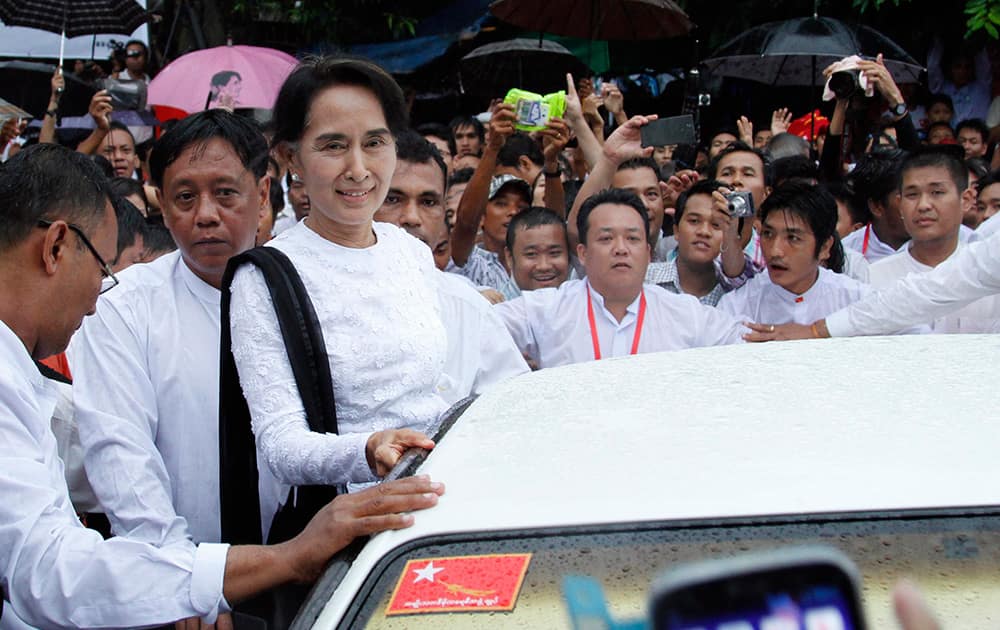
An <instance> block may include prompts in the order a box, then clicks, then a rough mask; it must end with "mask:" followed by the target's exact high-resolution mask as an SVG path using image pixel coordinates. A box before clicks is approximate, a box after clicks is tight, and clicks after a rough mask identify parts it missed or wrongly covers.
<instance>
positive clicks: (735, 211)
mask: <svg viewBox="0 0 1000 630" xmlns="http://www.w3.org/2000/svg"><path fill="white" fill-rule="evenodd" d="M726 201H727V202H728V205H729V215H730V216H733V217H740V218H743V217H752V216H753V215H754V208H753V195H751V194H750V193H749V192H746V191H739V192H732V193H728V194H727V195H726Z"/></svg>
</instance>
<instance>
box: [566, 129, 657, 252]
mask: <svg viewBox="0 0 1000 630" xmlns="http://www.w3.org/2000/svg"><path fill="white" fill-rule="evenodd" d="M656 118H657V117H656V115H655V114H654V115H652V116H633V117H632V118H630V119H628V120H627V121H626V122H625V124H624V125H622V126H620V127H618V128H617V129H615V130H614V132H613V133H612V134H611V135H610V136H608V139H607V140H606V141H605V142H604V148H603V149H602V150H601V157H600V159H599V160H598V161H597V164H596V165H595V166H594V170H593V171H591V173H590V177H588V178H587V181H585V182H584V183H583V186H581V187H580V192H578V193H577V195H576V200H575V201H574V202H573V208H572V209H571V210H570V212H569V216H568V217H566V228H567V232H568V233H569V245H570V251H571V252H572V251H575V250H576V246H577V244H579V242H580V234H579V232H578V231H577V229H576V217H577V215H579V213H580V206H582V205H583V202H584V201H586V200H587V198H588V197H590V196H591V195H593V194H594V193H596V192H599V191H601V190H604V189H605V188H607V187H609V186H610V185H611V180H612V179H613V178H614V176H615V171H617V170H618V165H619V164H621V163H622V162H624V161H626V160H628V159H630V158H634V157H649V156H650V155H652V154H653V147H645V148H643V146H642V137H641V134H640V131H639V130H640V129H642V127H643V126H644V125H646V124H648V123H650V122H652V121H654V120H656Z"/></svg>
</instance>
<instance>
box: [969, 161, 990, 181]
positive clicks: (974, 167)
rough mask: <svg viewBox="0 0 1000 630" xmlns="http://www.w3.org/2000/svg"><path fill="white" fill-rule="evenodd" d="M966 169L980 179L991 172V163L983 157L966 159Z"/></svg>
mask: <svg viewBox="0 0 1000 630" xmlns="http://www.w3.org/2000/svg"><path fill="white" fill-rule="evenodd" d="M965 170H967V171H968V172H969V175H975V176H976V180H977V181H978V180H980V179H982V178H984V177H986V176H987V175H989V174H990V165H989V164H988V163H987V162H986V160H985V159H983V158H969V159H967V160H965Z"/></svg>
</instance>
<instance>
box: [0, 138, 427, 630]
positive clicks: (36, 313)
mask: <svg viewBox="0 0 1000 630" xmlns="http://www.w3.org/2000/svg"><path fill="white" fill-rule="evenodd" d="M0 198H2V199H3V204H2V205H0V357H2V358H0V436H2V439H0V497H2V500H0V592H2V597H0V628H24V627H40V628H84V627H136V626H150V625H160V624H164V623H170V622H174V621H177V620H180V619H190V618H194V617H200V618H202V620H203V621H204V622H207V623H213V622H215V621H216V618H217V616H218V615H219V614H220V613H224V612H226V611H228V610H230V608H231V607H230V603H233V602H236V601H239V600H241V599H245V598H247V597H250V596H252V595H254V594H256V593H258V592H260V591H262V590H264V589H267V588H271V587H273V586H275V585H278V584H280V583H283V582H287V581H293V580H294V581H300V582H305V581H309V580H311V579H315V577H316V576H317V575H319V573H320V572H321V571H322V569H323V567H324V565H325V564H326V562H327V561H328V559H329V558H330V556H331V555H333V554H334V553H336V552H337V551H339V550H340V549H342V548H343V547H344V546H346V545H347V544H348V543H349V542H350V541H351V540H352V539H353V538H354V537H355V536H359V535H366V534H369V533H374V532H375V531H381V530H385V529H399V528H402V527H408V526H409V525H410V524H411V523H412V519H413V517H412V516H408V515H404V514H403V513H405V512H408V511H411V510H415V509H423V508H426V507H430V506H432V505H434V504H435V503H436V501H437V496H438V495H440V494H441V493H442V492H443V491H444V489H443V487H442V486H441V485H440V484H434V483H431V481H430V480H429V479H427V478H426V477H413V478H409V479H406V480H402V481H396V482H388V483H386V484H382V485H381V486H379V487H378V488H373V489H371V490H367V491H364V492H362V493H358V494H352V495H344V496H342V497H338V498H337V499H336V500H335V501H333V502H331V503H330V504H329V505H327V506H326V507H324V508H323V510H321V511H320V512H319V514H317V516H316V517H315V518H314V519H313V520H312V521H311V522H310V524H309V525H308V526H307V528H306V530H305V531H304V532H303V533H302V534H300V535H299V536H297V537H296V538H293V539H292V540H290V541H289V542H288V543H284V544H282V545H280V546H271V547H265V546H260V545H256V546H249V545H244V546H229V545H223V544H200V545H195V544H194V543H192V542H191V540H190V538H188V537H187V536H185V535H181V536H177V537H174V538H169V539H164V540H162V541H160V544H158V545H155V546H154V545H152V544H149V541H142V540H141V539H138V538H129V537H125V536H118V537H115V538H111V539H108V540H103V539H102V537H101V535H100V534H98V533H97V532H95V531H93V530H89V529H86V528H84V527H83V526H82V525H81V524H80V521H79V519H78V518H77V516H76V514H75V512H74V510H73V506H72V504H71V502H70V498H69V493H68V490H67V485H66V479H65V477H64V469H63V463H62V461H61V460H60V459H59V456H58V453H57V447H56V439H55V436H54V435H53V433H52V430H51V427H50V419H51V417H52V414H53V411H54V409H55V406H56V402H57V394H56V392H55V391H54V390H53V389H52V388H51V386H50V385H49V384H48V383H47V382H46V379H45V378H44V377H43V376H42V374H41V373H40V372H39V370H38V369H37V368H36V366H35V363H34V361H33V360H37V359H41V358H44V357H47V356H50V355H52V354H56V353H58V352H61V351H62V350H63V349H64V348H65V347H66V345H67V344H68V343H69V340H70V337H71V336H72V335H73V334H74V331H75V330H76V329H77V328H79V327H80V325H81V322H82V321H83V320H84V319H85V318H86V316H87V315H92V314H94V313H95V310H97V311H101V310H102V307H103V303H104V302H105V300H108V299H109V298H110V296H113V295H115V291H112V292H110V293H108V294H107V295H106V296H105V297H103V298H101V299H100V300H98V295H99V294H100V293H103V292H105V291H106V290H107V289H111V288H113V287H114V286H115V285H116V284H118V282H117V278H116V277H115V276H114V274H113V273H112V272H111V270H110V268H109V267H108V264H107V262H106V261H107V260H109V259H110V258H112V257H113V255H114V252H115V245H116V235H117V227H116V221H115V216H114V211H113V209H112V205H111V202H110V198H109V193H108V188H107V180H106V179H105V178H104V177H103V176H102V175H101V173H100V171H99V170H98V168H97V166H96V165H95V164H94V163H93V162H91V161H90V160H88V159H87V158H86V157H84V156H82V155H80V154H78V153H74V152H72V151H69V150H68V149H65V148H63V147H60V146H58V145H54V144H40V145H36V146H33V147H30V148H28V149H25V150H24V151H22V152H21V153H20V154H18V155H17V156H16V157H14V158H12V159H11V160H10V161H8V162H6V163H5V164H3V165H0ZM126 275H130V274H128V273H126V274H123V276H126ZM131 275H134V274H131ZM130 277H131V276H130ZM122 280H123V281H122V283H121V286H118V288H117V289H116V291H122V290H124V289H126V286H125V285H127V284H128V283H129V281H130V280H129V279H127V278H124V277H123V279H122ZM99 302H100V303H101V304H102V307H98V306H97V305H98V303H99ZM105 315H107V314H106V313H105ZM216 354H217V350H216ZM213 387H217V384H213ZM76 402H77V413H78V414H81V415H83V414H86V413H87V409H86V403H85V402H84V401H82V400H81V399H80V398H79V397H78V398H77V401H76ZM103 402H107V401H103ZM126 464H127V462H126ZM88 470H90V469H88ZM132 490H133V491H135V492H137V493H139V492H142V490H143V488H138V487H137V488H132ZM142 508H143V504H141V502H140V504H138V505H136V509H137V510H141V509H142ZM5 604H9V605H6V606H5ZM219 627H220V628H221V627H223V625H222V624H221V623H220V625H219ZM229 627H231V626H229Z"/></svg>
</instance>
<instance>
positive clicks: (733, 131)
mask: <svg viewBox="0 0 1000 630" xmlns="http://www.w3.org/2000/svg"><path fill="white" fill-rule="evenodd" d="M724 133H727V134H729V135H731V136H733V137H734V138H736V140H737V141H738V140H739V139H740V131H739V129H737V128H736V127H734V126H732V125H722V126H721V127H719V128H718V129H716V130H715V131H713V132H712V135H710V136H709V137H708V143H709V145H711V143H712V140H714V139H715V137H716V136H718V135H722V134H724Z"/></svg>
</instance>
